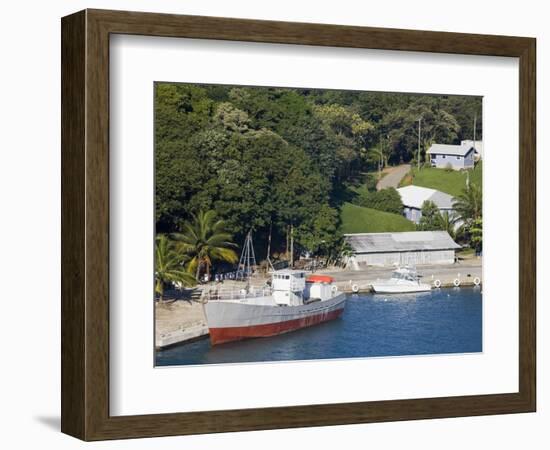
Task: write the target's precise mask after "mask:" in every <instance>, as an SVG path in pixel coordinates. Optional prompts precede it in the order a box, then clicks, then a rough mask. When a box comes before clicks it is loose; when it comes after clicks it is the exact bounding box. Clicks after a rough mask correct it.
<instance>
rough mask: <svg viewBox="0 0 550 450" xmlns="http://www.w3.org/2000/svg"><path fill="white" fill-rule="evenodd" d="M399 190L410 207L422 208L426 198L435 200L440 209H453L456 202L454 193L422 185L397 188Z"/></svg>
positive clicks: (404, 203)
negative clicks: (450, 193)
mask: <svg viewBox="0 0 550 450" xmlns="http://www.w3.org/2000/svg"><path fill="white" fill-rule="evenodd" d="M397 192H399V195H401V201H402V202H403V205H404V206H408V207H409V208H417V209H421V208H422V204H423V203H424V202H425V201H426V200H429V201H432V202H434V203H435V204H436V206H437V207H438V208H439V209H452V207H453V203H454V200H453V196H452V195H449V194H446V193H445V192H441V191H436V190H435V189H430V188H425V187H422V186H413V185H411V186H405V187H402V188H399V189H397Z"/></svg>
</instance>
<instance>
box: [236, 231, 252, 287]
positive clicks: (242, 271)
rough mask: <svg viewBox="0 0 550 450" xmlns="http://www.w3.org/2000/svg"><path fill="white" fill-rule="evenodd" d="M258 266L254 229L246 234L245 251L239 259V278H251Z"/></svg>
mask: <svg viewBox="0 0 550 450" xmlns="http://www.w3.org/2000/svg"><path fill="white" fill-rule="evenodd" d="M255 268H256V255H255V254H254V245H253V244H252V230H251V231H249V232H248V233H247V235H246V239H245V241H244V245H243V251H242V252H241V257H240V259H239V266H238V269H237V278H241V279H245V278H246V279H247V280H248V279H249V278H250V276H251V275H252V273H253V272H254V269H255Z"/></svg>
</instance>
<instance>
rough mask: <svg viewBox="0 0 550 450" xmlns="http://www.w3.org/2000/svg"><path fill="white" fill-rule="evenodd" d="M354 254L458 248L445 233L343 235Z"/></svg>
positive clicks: (413, 232)
mask: <svg viewBox="0 0 550 450" xmlns="http://www.w3.org/2000/svg"><path fill="white" fill-rule="evenodd" d="M344 236H345V239H346V241H347V242H348V243H349V244H350V245H351V247H352V248H353V251H354V252H355V253H386V252H411V251H421V250H453V249H458V248H460V245H458V244H457V243H456V242H455V241H453V239H452V238H451V236H449V233H447V232H446V231H407V232H402V233H356V234H345V235H344Z"/></svg>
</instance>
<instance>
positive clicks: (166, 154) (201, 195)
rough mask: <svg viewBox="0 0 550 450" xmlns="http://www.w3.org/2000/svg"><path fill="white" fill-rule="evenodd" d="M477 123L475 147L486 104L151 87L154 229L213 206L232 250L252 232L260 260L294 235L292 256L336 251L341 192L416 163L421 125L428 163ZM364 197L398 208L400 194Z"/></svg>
mask: <svg viewBox="0 0 550 450" xmlns="http://www.w3.org/2000/svg"><path fill="white" fill-rule="evenodd" d="M474 116H477V122H476V126H477V128H478V131H477V134H476V137H477V138H478V139H480V138H481V126H482V124H481V98H480V97H458V96H435V95H414V94H395V93H376V92H354V91H336V90H334V91H333V90H316V89H290V88H263V87H235V86H213V85H211V86H210V85H197V84H178V83H165V82H159V83H156V84H155V177H156V185H155V203H156V206H155V220H156V229H157V232H159V233H174V232H179V231H180V230H181V229H182V226H183V224H184V223H185V222H188V223H193V222H194V221H196V218H197V217H198V216H199V214H200V212H201V211H209V210H212V211H215V212H216V217H217V220H221V221H223V223H224V233H227V234H228V235H230V236H231V237H232V242H236V243H240V242H242V241H243V240H244V237H245V235H246V233H247V232H248V230H250V229H253V230H254V236H255V239H254V241H255V244H256V246H257V247H259V248H262V249H263V250H262V251H258V254H259V255H260V256H261V258H263V257H264V256H265V251H266V250H265V249H266V248H267V245H266V243H267V241H268V240H269V241H270V242H271V243H272V244H271V248H272V250H273V251H276V252H279V253H281V252H285V251H288V235H289V233H292V235H293V236H294V239H295V246H296V249H297V251H302V250H303V251H308V252H310V253H314V254H320V255H329V254H331V252H334V250H335V249H336V248H340V247H341V235H340V234H339V231H338V230H339V220H340V219H339V217H340V214H339V208H340V206H341V203H340V200H339V198H340V197H339V192H340V191H341V187H342V185H345V184H346V183H347V182H349V181H350V180H355V179H358V178H360V177H363V179H364V176H363V175H364V173H365V172H372V171H375V170H377V169H378V168H379V165H380V164H382V165H385V164H387V163H388V162H390V163H396V162H399V161H411V160H413V159H414V158H415V157H416V152H417V146H418V142H417V141H418V135H417V133H418V130H417V121H418V119H419V118H421V119H422V127H423V132H422V139H421V147H422V148H421V152H422V155H424V153H425V150H426V149H427V147H428V146H429V144H430V143H431V142H434V141H438V142H443V143H457V142H459V141H460V140H461V139H471V138H472V132H473V129H472V128H473V122H474ZM415 124H416V126H415ZM368 201H369V202H372V204H369V206H370V207H372V208H378V209H381V210H383V211H390V210H391V211H392V212H398V211H397V209H399V207H400V204H399V203H400V200H399V199H398V198H397V197H396V196H395V192H393V191H392V192H390V191H388V192H384V193H380V194H373V195H372V196H371V197H369V200H368ZM376 205H378V206H376ZM270 238H271V239H270ZM262 252H263V253H262Z"/></svg>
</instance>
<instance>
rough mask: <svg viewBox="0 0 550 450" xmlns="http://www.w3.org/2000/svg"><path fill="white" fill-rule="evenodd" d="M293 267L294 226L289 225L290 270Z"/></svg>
mask: <svg viewBox="0 0 550 450" xmlns="http://www.w3.org/2000/svg"><path fill="white" fill-rule="evenodd" d="M293 267H294V225H293V224H292V223H291V224H290V268H291V269H292V268H293Z"/></svg>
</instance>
